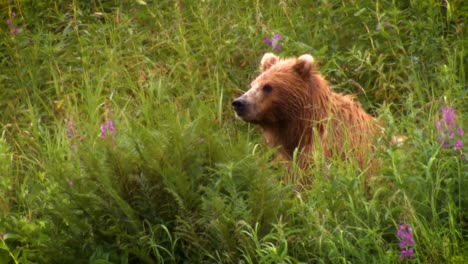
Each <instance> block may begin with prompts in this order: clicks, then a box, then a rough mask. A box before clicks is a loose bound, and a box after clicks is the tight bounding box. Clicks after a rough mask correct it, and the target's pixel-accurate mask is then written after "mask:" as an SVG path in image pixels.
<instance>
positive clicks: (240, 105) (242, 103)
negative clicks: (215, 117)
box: [232, 97, 247, 117]
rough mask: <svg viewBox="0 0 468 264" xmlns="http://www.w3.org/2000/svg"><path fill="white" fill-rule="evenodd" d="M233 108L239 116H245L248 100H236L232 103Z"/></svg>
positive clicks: (240, 98)
mask: <svg viewBox="0 0 468 264" xmlns="http://www.w3.org/2000/svg"><path fill="white" fill-rule="evenodd" d="M232 108H233V109H234V111H235V112H236V114H237V115H238V116H240V117H241V116H243V115H244V114H245V110H246V109H247V100H245V99H244V98H242V97H239V98H236V99H234V101H232Z"/></svg>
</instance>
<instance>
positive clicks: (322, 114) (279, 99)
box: [232, 53, 380, 175]
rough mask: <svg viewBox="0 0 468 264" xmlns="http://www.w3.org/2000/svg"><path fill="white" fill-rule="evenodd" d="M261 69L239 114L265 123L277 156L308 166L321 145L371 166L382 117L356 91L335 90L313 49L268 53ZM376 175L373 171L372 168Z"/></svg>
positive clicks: (330, 153)
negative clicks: (297, 53) (282, 55)
mask: <svg viewBox="0 0 468 264" xmlns="http://www.w3.org/2000/svg"><path fill="white" fill-rule="evenodd" d="M261 71H262V72H261V74H260V75H259V76H258V77H257V78H256V79H255V80H254V81H253V82H252V83H251V85H250V89H249V90H248V91H247V92H246V93H244V94H243V95H242V96H240V97H239V98H236V99H235V100H234V101H233V102H232V107H233V109H234V111H235V113H236V115H237V116H238V117H239V118H241V119H242V120H244V121H246V122H250V123H253V124H257V125H259V126H260V127H261V128H262V130H263V136H264V138H265V141H266V143H267V144H268V145H270V146H273V147H278V151H279V153H278V156H277V158H279V159H282V160H287V161H291V160H292V159H293V156H294V152H295V151H298V154H299V155H298V158H297V162H298V163H297V164H298V165H299V167H300V168H302V169H307V168H308V166H310V165H311V164H312V159H313V154H314V152H316V151H320V152H322V153H323V155H324V158H325V160H327V159H329V158H331V157H340V158H342V159H345V160H346V159H355V160H356V161H357V163H358V165H359V166H360V168H361V169H362V170H368V169H369V153H371V152H372V150H373V149H374V139H375V136H376V133H377V131H379V130H380V128H379V125H378V124H377V122H376V120H375V119H374V118H373V117H372V116H370V115H369V114H368V113H366V112H365V111H364V110H363V109H362V108H361V105H360V104H359V103H357V102H355V101H354V100H353V97H352V96H350V95H343V94H338V93H335V92H333V91H332V90H330V87H329V84H328V83H327V81H326V80H325V79H324V78H323V77H322V75H321V74H320V73H319V71H318V69H317V65H316V63H315V62H314V59H313V58H312V56H310V55H302V56H300V57H299V58H290V59H281V58H278V57H276V56H275V55H274V54H272V53H266V54H265V55H264V56H263V58H262V60H261ZM367 175H370V174H367Z"/></svg>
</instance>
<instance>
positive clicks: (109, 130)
mask: <svg viewBox="0 0 468 264" xmlns="http://www.w3.org/2000/svg"><path fill="white" fill-rule="evenodd" d="M99 128H100V129H101V138H102V139H105V138H107V136H108V135H109V134H110V135H112V141H115V135H114V132H115V126H114V122H113V121H112V120H109V121H107V123H102V124H101V125H100V127H99Z"/></svg>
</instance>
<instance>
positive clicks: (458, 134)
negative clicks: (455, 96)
mask: <svg viewBox="0 0 468 264" xmlns="http://www.w3.org/2000/svg"><path fill="white" fill-rule="evenodd" d="M455 120H456V118H455V109H453V108H452V107H450V106H443V107H442V108H441V119H440V120H439V121H437V122H436V127H437V132H438V141H439V143H440V145H441V146H442V147H443V148H449V147H450V146H451V145H452V144H453V148H454V149H455V150H459V149H461V148H462V147H463V141H462V137H463V134H464V132H463V129H462V128H461V127H458V128H457V127H456V123H455Z"/></svg>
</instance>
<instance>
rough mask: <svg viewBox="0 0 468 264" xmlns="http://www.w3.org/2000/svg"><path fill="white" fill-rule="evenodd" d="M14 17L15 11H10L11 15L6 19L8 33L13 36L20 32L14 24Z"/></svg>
mask: <svg viewBox="0 0 468 264" xmlns="http://www.w3.org/2000/svg"><path fill="white" fill-rule="evenodd" d="M15 18H16V12H15V11H12V12H11V17H10V18H8V19H7V25H8V27H9V29H10V35H11V36H14V35H16V34H18V33H19V32H20V29H19V28H18V27H17V26H16V25H15V23H14V19H15Z"/></svg>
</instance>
